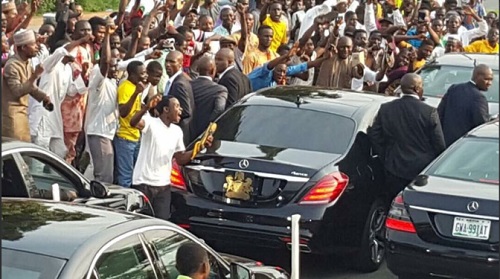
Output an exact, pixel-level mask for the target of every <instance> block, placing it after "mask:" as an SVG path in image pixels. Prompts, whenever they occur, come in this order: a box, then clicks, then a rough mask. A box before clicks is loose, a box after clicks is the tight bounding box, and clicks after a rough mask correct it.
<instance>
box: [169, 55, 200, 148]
mask: <svg viewBox="0 0 500 279" xmlns="http://www.w3.org/2000/svg"><path fill="white" fill-rule="evenodd" d="M182 62H183V55H182V52H180V51H171V52H169V53H168V54H167V57H166V58H165V70H166V71H167V74H168V76H169V77H170V78H169V79H168V81H167V84H166V86H165V94H164V95H172V96H174V97H175V98H177V100H179V103H180V105H181V109H182V114H181V121H180V122H179V126H180V127H181V129H182V132H183V133H184V144H185V145H188V144H189V123H190V122H191V119H192V118H193V111H194V109H195V106H194V97H193V90H192V88H191V83H190V79H189V78H188V77H187V76H186V75H185V74H184V73H183V72H182Z"/></svg>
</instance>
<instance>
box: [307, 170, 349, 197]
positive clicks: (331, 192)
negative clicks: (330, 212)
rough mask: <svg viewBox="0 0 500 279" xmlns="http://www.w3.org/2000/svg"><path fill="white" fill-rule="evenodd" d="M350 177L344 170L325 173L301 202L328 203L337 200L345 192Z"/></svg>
mask: <svg viewBox="0 0 500 279" xmlns="http://www.w3.org/2000/svg"><path fill="white" fill-rule="evenodd" d="M347 184H349V177H348V176H347V175H346V174H345V173H342V172H334V173H331V174H328V175H325V176H324V177H323V178H322V179H321V180H320V181H318V183H316V185H314V187H313V188H312V189H311V190H309V192H308V193H307V195H305V196H304V197H303V198H302V200H301V201H300V202H299V204H326V203H330V202H332V201H334V200H336V199H337V198H338V197H340V195H341V194H342V192H344V190H345V188H346V186H347Z"/></svg>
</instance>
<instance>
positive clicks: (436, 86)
mask: <svg viewBox="0 0 500 279" xmlns="http://www.w3.org/2000/svg"><path fill="white" fill-rule="evenodd" d="M498 62H499V57H498V54H480V53H447V54H445V55H443V56H441V57H438V58H436V59H435V60H433V61H431V62H430V63H428V64H426V65H425V66H424V67H423V68H422V69H420V70H419V71H417V74H418V75H420V76H421V77H422V80H423V84H424V98H425V102H426V103H428V104H429V105H431V106H433V107H437V106H438V105H439V102H441V98H442V97H443V96H444V94H445V93H446V91H448V88H449V87H450V86H451V85H452V84H457V83H463V82H467V81H469V80H470V79H471V77H472V71H473V69H474V66H475V65H479V64H486V65H488V66H489V67H490V68H491V69H492V70H493V84H492V85H491V87H490V88H489V89H488V91H486V92H484V94H485V96H486V99H487V100H488V105H489V112H490V115H491V118H492V119H495V118H497V117H498V101H499V90H500V88H499V78H498ZM397 92H398V93H401V90H400V89H398V90H397Z"/></svg>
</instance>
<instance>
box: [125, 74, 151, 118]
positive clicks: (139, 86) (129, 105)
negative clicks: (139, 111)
mask: <svg viewBox="0 0 500 279" xmlns="http://www.w3.org/2000/svg"><path fill="white" fill-rule="evenodd" d="M145 88H146V86H144V84H143V83H142V82H139V84H137V86H136V87H135V91H134V93H133V94H132V96H131V97H130V99H129V100H128V101H127V102H126V103H124V104H118V110H119V112H120V117H122V118H125V117H127V115H128V114H129V113H130V111H132V107H133V106H134V103H135V100H136V99H137V96H139V94H141V93H142V92H143V91H144V89H145Z"/></svg>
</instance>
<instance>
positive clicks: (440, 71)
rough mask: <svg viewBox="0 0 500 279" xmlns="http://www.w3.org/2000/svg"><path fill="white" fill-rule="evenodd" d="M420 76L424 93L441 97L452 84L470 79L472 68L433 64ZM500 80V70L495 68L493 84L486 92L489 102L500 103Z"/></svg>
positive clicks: (423, 70)
mask: <svg viewBox="0 0 500 279" xmlns="http://www.w3.org/2000/svg"><path fill="white" fill-rule="evenodd" d="M420 76H421V77H422V80H423V82H424V95H425V96H430V97H439V98H441V97H443V95H444V94H445V93H446V91H447V90H448V88H449V87H450V86H451V85H452V84H456V83H463V82H466V81H468V80H470V79H471V76H472V68H469V67H456V66H437V65H431V66H427V67H425V68H424V69H422V71H421V72H420ZM498 81H499V78H498V70H493V84H492V85H491V87H490V88H489V90H488V91H487V92H485V96H486V99H487V100H488V102H491V103H498V99H499V97H498V95H499V93H498V90H499V85H498Z"/></svg>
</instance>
